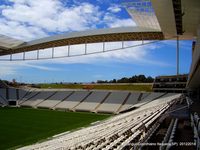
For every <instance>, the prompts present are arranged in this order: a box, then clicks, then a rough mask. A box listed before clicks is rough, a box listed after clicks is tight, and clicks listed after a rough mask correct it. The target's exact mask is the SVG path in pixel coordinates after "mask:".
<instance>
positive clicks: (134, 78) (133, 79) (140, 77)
mask: <svg viewBox="0 0 200 150" xmlns="http://www.w3.org/2000/svg"><path fill="white" fill-rule="evenodd" d="M153 81H154V78H152V77H151V76H147V77H146V76H145V75H134V76H132V77H130V78H127V77H123V78H121V79H113V80H110V81H108V80H97V83H152V82H153Z"/></svg>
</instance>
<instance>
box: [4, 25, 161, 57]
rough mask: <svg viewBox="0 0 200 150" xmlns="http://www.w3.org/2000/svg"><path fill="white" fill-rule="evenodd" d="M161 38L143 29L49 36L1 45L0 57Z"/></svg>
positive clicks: (158, 33)
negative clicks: (66, 46) (95, 44)
mask: <svg viewBox="0 0 200 150" xmlns="http://www.w3.org/2000/svg"><path fill="white" fill-rule="evenodd" d="M163 38H164V37H163V34H162V32H160V31H158V30H155V29H149V28H144V27H122V28H110V29H96V30H88V31H80V32H71V33H67V34H61V35H56V36H50V37H46V38H42V39H38V40H33V41H30V42H21V43H20V42H19V43H18V44H17V45H16V46H12V47H5V46H3V45H2V47H3V48H2V49H0V56H2V55H8V54H14V53H20V52H27V51H34V50H39V49H45V48H51V47H58V46H65V45H74V44H85V43H97V42H113V41H138V40H163ZM0 40H1V39H0ZM0 46H1V45H0Z"/></svg>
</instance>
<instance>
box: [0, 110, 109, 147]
mask: <svg viewBox="0 0 200 150" xmlns="http://www.w3.org/2000/svg"><path fill="white" fill-rule="evenodd" d="M107 117H109V115H103V114H92V113H76V112H61V111H52V110H41V109H26V108H0V150H2V149H15V148H16V147H20V146H24V145H28V144H32V143H35V142H37V141H40V140H43V139H46V138H47V137H50V136H53V135H55V134H59V133H62V132H65V131H69V130H72V129H77V128H79V127H83V126H87V125H89V124H90V123H92V122H95V121H98V120H103V119H105V118H107Z"/></svg>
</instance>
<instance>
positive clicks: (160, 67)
mask: <svg viewBox="0 0 200 150" xmlns="http://www.w3.org/2000/svg"><path fill="white" fill-rule="evenodd" d="M121 2H122V1H121V0H96V1H95V0H65V1H64V0H63V1H62V0H34V1H33V0H3V1H0V33H1V34H4V35H7V36H11V37H14V38H18V39H21V40H25V41H29V40H33V39H38V38H41V37H45V36H49V35H55V34H61V33H67V32H73V31H82V30H89V29H98V28H112V27H123V26H135V23H134V20H132V18H131V17H130V16H129V14H128V13H127V11H126V10H125V9H124V8H123V7H122V5H121ZM135 43H140V42H139V41H138V42H134V43H133V44H135ZM119 44H120V43H118V42H113V43H110V44H109V43H107V45H106V46H107V48H108V49H109V48H112V47H117V46H118V45H119ZM129 44H130V43H129ZM191 44H192V42H191V41H181V42H180V73H188V72H189V68H190V63H191V57H192V56H191ZM81 46H82V47H83V45H79V46H74V47H73V49H74V51H80V49H81V48H82V47H81ZM65 48H66V47H64V48H63V47H62V48H57V55H63V54H64V51H63V49H65ZM90 48H91V50H95V51H99V50H101V45H100V44H91V45H90ZM59 49H60V50H59ZM29 55H30V57H34V52H33V53H30V54H29ZM46 55H48V50H46V52H44V56H46ZM18 56H19V55H15V56H14V57H16V58H17V57H18ZM0 70H1V72H0V78H1V79H7V80H12V79H13V78H15V79H17V81H23V82H61V81H65V82H90V81H96V80H111V79H113V78H116V79H118V78H121V77H124V76H126V77H131V76H133V75H138V74H145V75H146V76H153V77H155V76H158V75H172V74H175V73H176V41H173V40H168V41H161V42H157V43H154V44H149V45H146V46H140V47H135V48H127V49H124V50H121V51H115V52H107V53H103V54H95V55H90V56H82V57H71V58H64V59H54V60H40V61H25V62H0Z"/></svg>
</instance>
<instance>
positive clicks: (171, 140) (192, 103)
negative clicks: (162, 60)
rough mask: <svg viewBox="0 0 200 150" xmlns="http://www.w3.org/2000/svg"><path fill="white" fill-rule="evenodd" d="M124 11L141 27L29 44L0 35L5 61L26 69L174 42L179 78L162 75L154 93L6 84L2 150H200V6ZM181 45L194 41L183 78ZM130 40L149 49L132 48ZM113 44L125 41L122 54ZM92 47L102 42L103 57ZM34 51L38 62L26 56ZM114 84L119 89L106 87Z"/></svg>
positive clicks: (167, 1)
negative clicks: (29, 65)
mask: <svg viewBox="0 0 200 150" xmlns="http://www.w3.org/2000/svg"><path fill="white" fill-rule="evenodd" d="M120 4H121V5H122V6H123V7H125V9H126V11H127V12H128V14H129V15H130V16H131V17H132V19H133V20H134V22H135V23H136V26H134V27H116V28H103V29H89V30H84V31H77V32H70V33H64V34H56V35H51V36H49V37H44V38H40V39H36V40H31V41H28V42H27V41H23V40H19V39H16V38H13V37H9V36H7V35H0V56H1V58H0V59H1V61H3V62H5V63H8V62H15V61H22V63H23V62H25V61H40V60H46V59H52V60H55V59H58V58H65V57H66V58H70V57H84V56H85V55H96V54H98V53H107V52H110V51H119V50H124V49H126V48H134V47H137V46H144V45H146V46H148V45H150V44H151V43H154V42H157V41H162V40H166V41H167V40H171V39H175V40H176V75H170V76H167V75H166V76H157V77H156V78H155V79H154V82H153V84H152V91H151V92H147V91H142V90H140V91H135V90H125V91H124V90H112V89H109V90H108V89H95V88H93V87H91V86H86V87H85V88H82V89H81V88H76V89H70V88H63V89H56V88H43V89H41V88H37V87H36V88H30V87H28V86H23V87H21V88H18V87H14V86H10V85H8V84H6V83H5V82H4V81H1V80H0V119H1V120H0V149H20V150H30V149H31V150H36V149H41V150H49V149H50V150H51V149H52V150H58V149H60V150H61V149H63V150H65V149H66V150H78V149H81V150H92V149H95V150H100V149H102V150H114V149H116V150H118V149H119V150H120V149H122V150H129V149H162V150H164V149H200V139H199V137H200V118H199V115H200V114H199V113H200V111H199V105H200V101H199V100H200V78H199V77H200V66H199V65H200V1H199V0H190V1H188V0H163V1H159V2H158V1H156V0H125V1H123V2H122V3H120ZM2 8H3V7H2ZM181 40H191V41H192V47H191V48H190V49H191V53H192V63H191V66H190V71H189V73H188V74H184V75H183V74H180V72H179V67H180V64H179V53H180V52H179V49H180V45H179V44H180V41H181ZM130 41H142V42H141V44H137V45H128V46H127V45H126V42H130ZM146 41H150V42H146ZM108 42H119V43H120V47H118V48H112V49H109V50H106V43H108ZM92 43H99V44H100V45H101V46H100V47H101V48H102V50H101V51H92V52H91V51H89V45H90V44H92ZM78 44H83V45H84V46H83V47H84V48H83V51H81V52H80V53H73V49H72V46H73V45H78ZM62 46H66V47H67V53H66V55H61V56H57V55H56V53H55V52H56V48H57V47H62ZM44 49H48V50H49V53H48V54H50V55H48V57H41V56H40V55H42V52H41V51H43V50H44ZM32 51H35V54H36V55H35V57H32V58H29V57H27V54H28V53H29V52H32ZM15 54H20V57H14V55H15ZM4 56H7V57H4ZM52 62H53V61H52ZM1 71H3V70H1ZM80 76H81V75H80ZM111 85H112V86H113V85H114V86H117V84H110V85H107V86H111ZM136 86H139V84H136Z"/></svg>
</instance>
